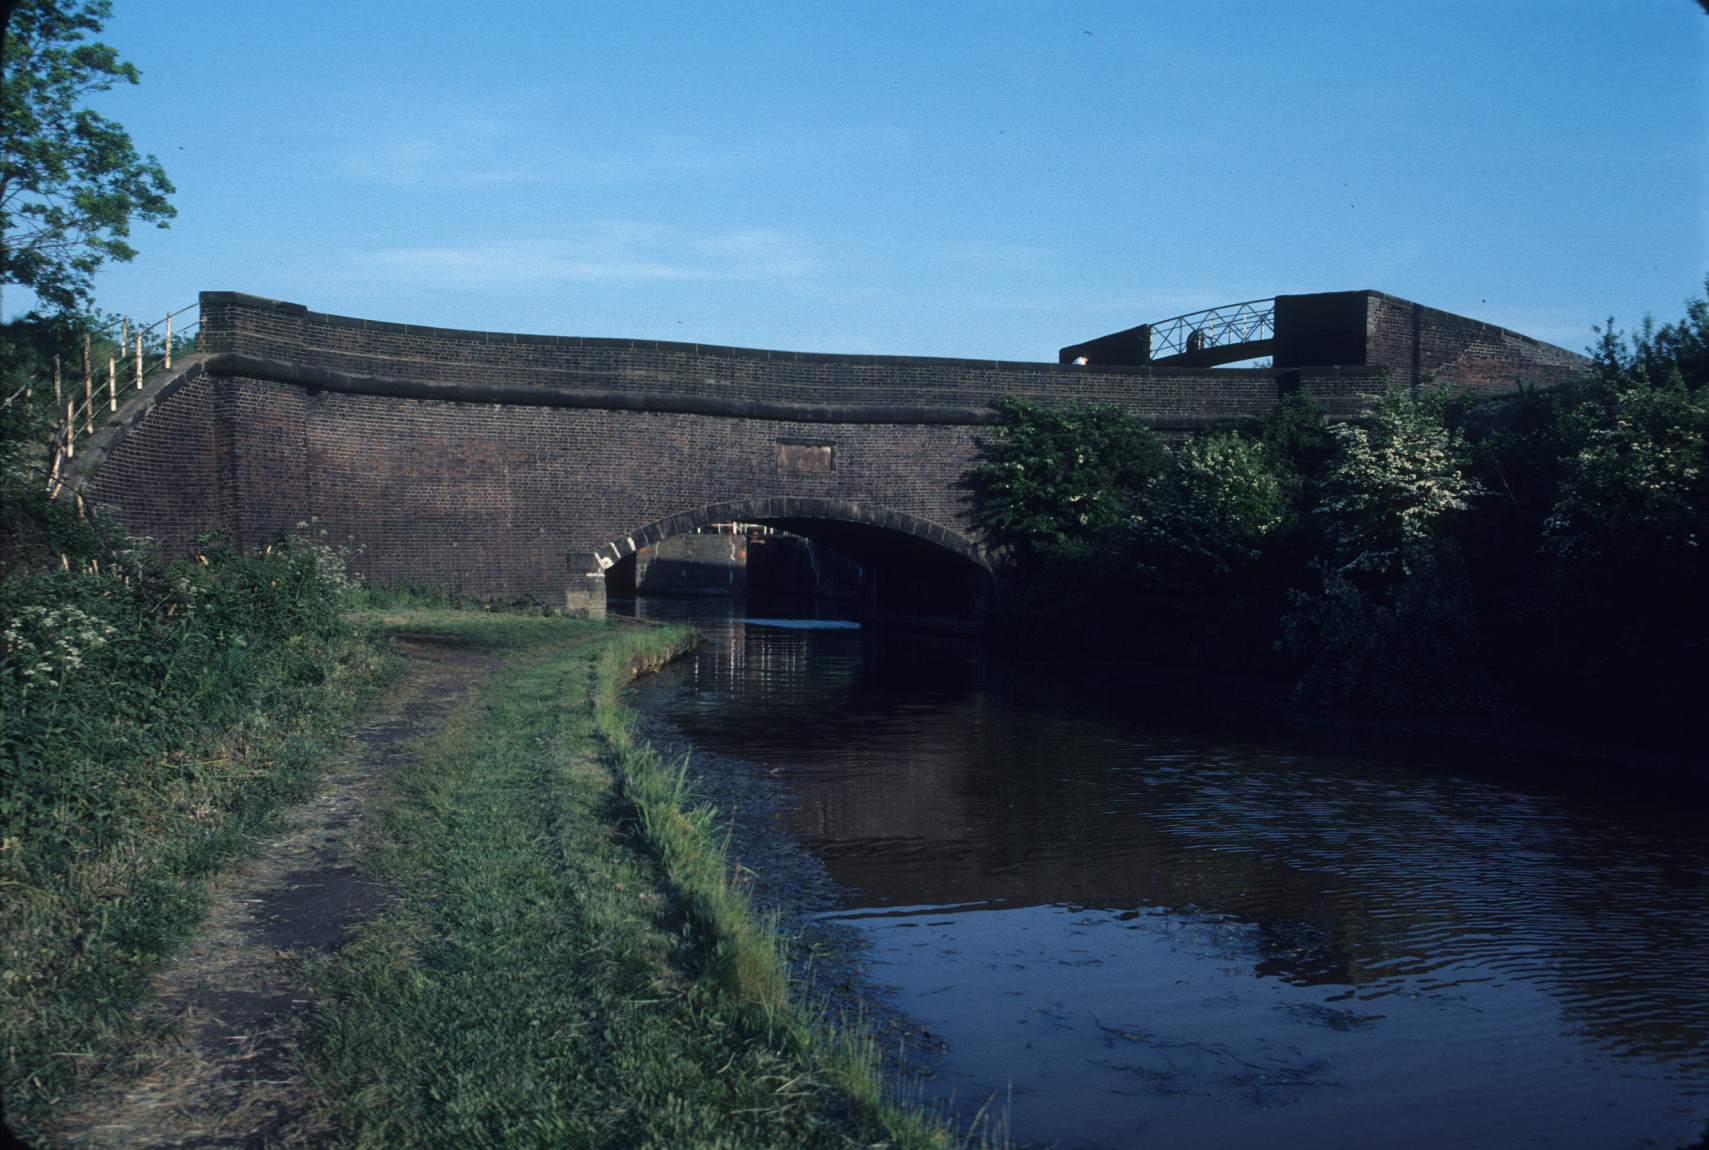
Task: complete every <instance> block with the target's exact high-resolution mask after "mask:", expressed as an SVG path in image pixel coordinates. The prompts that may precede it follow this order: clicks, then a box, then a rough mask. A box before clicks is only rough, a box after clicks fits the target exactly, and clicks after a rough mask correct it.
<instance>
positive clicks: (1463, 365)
mask: <svg viewBox="0 0 1709 1150" xmlns="http://www.w3.org/2000/svg"><path fill="white" fill-rule="evenodd" d="M1366 295H1367V299H1368V304H1367V310H1366V329H1365V338H1366V352H1365V362H1366V363H1367V364H1375V365H1383V366H1386V367H1388V368H1389V369H1390V371H1391V372H1392V373H1393V375H1394V376H1395V378H1396V379H1405V380H1419V379H1422V378H1424V377H1425V376H1430V377H1434V379H1435V380H1436V381H1437V382H1440V383H1448V384H1450V385H1453V386H1455V387H1457V388H1465V389H1468V390H1470V391H1473V392H1484V393H1492V392H1504V391H1513V390H1514V389H1515V388H1517V387H1518V386H1519V385H1520V384H1521V383H1525V384H1534V385H1536V386H1539V387H1553V386H1555V385H1557V384H1562V383H1568V382H1571V381H1573V380H1578V379H1584V378H1585V377H1587V376H1589V375H1590V374H1591V371H1592V367H1593V365H1592V363H1591V361H1590V360H1589V359H1588V358H1587V357H1585V356H1582V355H1578V354H1576V353H1574V352H1570V351H1568V350H1566V349H1565V348H1560V347H1556V346H1554V345H1553V344H1547V343H1543V342H1542V341H1540V340H1535V339H1532V338H1530V337H1529V336H1524V335H1520V334H1519V333H1518V332H1514V331H1508V330H1507V329H1506V328H1502V327H1496V326H1495V325H1493V324H1487V323H1480V322H1478V321H1477V320H1475V319H1467V318H1466V317H1465V316H1462V315H1454V314H1453V313H1452V312H1445V311H1439V310H1437V309H1436V308H1432V307H1425V306H1423V305H1422V304H1416V303H1412V302H1411V301H1409V300H1403V299H1397V298H1395V297H1394V296H1390V295H1384V294H1383V293H1381V292H1368V293H1366Z"/></svg>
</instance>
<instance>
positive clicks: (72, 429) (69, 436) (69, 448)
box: [65, 399, 77, 460]
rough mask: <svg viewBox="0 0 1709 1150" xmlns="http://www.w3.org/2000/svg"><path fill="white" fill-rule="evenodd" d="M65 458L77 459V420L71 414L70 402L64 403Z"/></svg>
mask: <svg viewBox="0 0 1709 1150" xmlns="http://www.w3.org/2000/svg"><path fill="white" fill-rule="evenodd" d="M65 458H66V459H67V460H71V459H76V458H77V420H76V418H75V417H73V415H72V414H71V401H70V400H69V399H68V400H66V401H65Z"/></svg>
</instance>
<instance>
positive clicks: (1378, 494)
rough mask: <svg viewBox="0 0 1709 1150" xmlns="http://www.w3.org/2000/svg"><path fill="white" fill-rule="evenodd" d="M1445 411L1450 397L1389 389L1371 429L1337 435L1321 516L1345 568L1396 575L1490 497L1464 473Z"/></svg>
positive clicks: (1336, 431) (1341, 430) (1344, 427)
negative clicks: (1422, 547) (1453, 521)
mask: <svg viewBox="0 0 1709 1150" xmlns="http://www.w3.org/2000/svg"><path fill="white" fill-rule="evenodd" d="M1446 408H1447V394H1446V393H1445V392H1442V391H1434V392H1428V393H1425V394H1423V395H1415V394H1410V393H1407V392H1401V391H1397V390H1396V389H1395V388H1393V387H1390V388H1389V389H1388V390H1387V391H1386V392H1384V394H1383V395H1382V396H1381V397H1380V398H1379V399H1378V400H1377V401H1376V403H1375V404H1373V405H1372V408H1371V414H1370V421H1369V423H1368V424H1367V425H1366V426H1362V427H1361V426H1358V425H1355V424H1347V423H1343V424H1338V425H1337V426H1335V427H1334V428H1332V429H1331V434H1333V435H1334V436H1335V439H1336V445H1337V448H1338V450H1337V452H1336V455H1335V458H1334V461H1333V462H1332V463H1331V464H1330V467H1329V471H1328V474H1327V476H1326V477H1325V479H1324V482H1323V502H1322V503H1320V504H1319V505H1318V506H1317V507H1316V508H1315V509H1314V510H1315V513H1316V514H1318V515H1321V516H1323V517H1324V519H1325V520H1326V523H1327V532H1328V537H1329V539H1330V542H1331V544H1332V545H1333V547H1334V550H1335V553H1336V558H1337V560H1338V561H1339V562H1340V564H1341V566H1342V567H1343V569H1345V570H1350V571H1371V572H1385V571H1388V570H1390V569H1391V568H1392V567H1393V566H1394V565H1395V564H1396V563H1397V562H1400V561H1401V559H1402V556H1403V554H1409V553H1413V552H1414V551H1415V549H1416V548H1417V546H1418V545H1419V544H1420V543H1422V542H1423V541H1424V540H1426V539H1429V538H1431V537H1432V536H1434V535H1436V534H1437V533H1438V532H1440V531H1441V529H1442V521H1443V517H1444V516H1447V515H1449V514H1450V513H1452V512H1456V511H1465V510H1466V509H1467V508H1468V507H1470V506H1471V500H1472V499H1474V498H1476V497H1477V496H1479V495H1482V494H1484V491H1483V488H1482V487H1481V486H1480V485H1479V484H1478V482H1477V481H1476V480H1475V479H1473V478H1471V477H1469V476H1467V475H1465V474H1464V473H1462V471H1461V468H1460V460H1459V458H1458V455H1457V453H1456V451H1455V450H1454V448H1455V444H1454V433H1453V432H1452V431H1450V430H1449V428H1448V426H1447V423H1446V421H1445V418H1444V414H1445V411H1446Z"/></svg>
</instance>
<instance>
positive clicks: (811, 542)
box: [594, 498, 993, 628]
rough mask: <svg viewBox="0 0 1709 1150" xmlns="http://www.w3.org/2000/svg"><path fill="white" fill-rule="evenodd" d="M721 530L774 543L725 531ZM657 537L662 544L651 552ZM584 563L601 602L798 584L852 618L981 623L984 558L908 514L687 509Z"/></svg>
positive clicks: (765, 590)
mask: <svg viewBox="0 0 1709 1150" xmlns="http://www.w3.org/2000/svg"><path fill="white" fill-rule="evenodd" d="M730 524H754V525H761V526H764V527H766V528H770V529H772V530H773V531H775V532H780V533H782V534H761V533H758V532H755V533H732V532H731V531H730V530H729V528H728V526H727V525H730ZM719 528H722V529H719ZM667 540H672V541H674V543H673V544H671V545H668V546H665V547H661V546H660V544H661V543H664V542H665V541H667ZM594 562H595V563H596V564H597V565H598V568H597V569H598V570H601V571H602V572H603V573H604V576H605V592H606V594H607V595H608V596H610V597H621V598H627V597H629V596H632V595H636V594H640V595H647V594H691V595H692V594H725V595H736V594H739V595H744V596H749V597H754V596H765V595H778V594H790V593H799V592H800V591H801V590H802V589H803V586H804V584H805V585H806V586H807V587H808V589H809V590H810V591H811V592H812V593H815V594H821V595H826V596H830V597H837V598H841V599H843V600H844V601H845V603H846V605H847V607H848V608H849V609H850V610H851V611H853V612H854V613H855V614H857V615H859V616H861V617H865V618H872V619H879V620H896V621H910V622H922V623H930V624H934V625H949V626H954V627H957V628H963V627H970V626H977V625H978V624H979V623H980V622H981V621H983V619H984V618H985V615H986V613H987V611H988V609H989V607H990V604H991V597H992V591H993V582H992V577H991V569H990V565H989V563H988V562H987V560H986V557H985V554H984V551H983V549H982V548H981V547H980V546H979V544H978V543H977V542H976V541H974V540H972V539H970V538H968V537H967V536H965V535H962V534H960V533H959V532H956V531H954V530H952V529H950V528H946V527H943V526H942V525H941V524H936V523H932V522H930V521H929V520H924V519H920V518H919V517H917V516H912V515H907V514H903V513H899V512H894V511H889V510H887V509H884V508H878V507H872V506H870V505H867V504H859V503H850V502H846V501H839V500H826V499H802V498H795V499H758V500H748V501H738V502H732V503H720V504H713V505H710V506H707V507H702V508H697V509H696V510H694V511H690V512H685V513H683V514H680V515H674V516H671V517H669V518H668V519H662V520H659V521H658V522H656V523H652V524H648V525H647V526H645V527H643V528H641V529H639V530H637V531H636V532H634V533H633V534H630V535H626V536H624V537H623V538H622V539H619V540H613V541H612V542H610V543H608V544H605V545H604V546H602V547H600V548H599V549H598V550H597V551H596V552H595V555H594ZM804 565H805V567H806V568H807V569H808V570H809V571H810V579H807V580H804V579H803V578H802V577H801V576H802V575H803V574H804V573H805V572H804V571H803V566H804Z"/></svg>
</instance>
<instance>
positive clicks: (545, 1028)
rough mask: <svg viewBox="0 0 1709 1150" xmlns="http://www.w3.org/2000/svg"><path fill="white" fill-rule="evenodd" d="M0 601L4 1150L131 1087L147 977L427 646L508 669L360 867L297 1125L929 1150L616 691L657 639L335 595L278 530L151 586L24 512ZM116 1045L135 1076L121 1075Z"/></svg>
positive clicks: (109, 555)
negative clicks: (419, 645)
mask: <svg viewBox="0 0 1709 1150" xmlns="http://www.w3.org/2000/svg"><path fill="white" fill-rule="evenodd" d="M4 482H6V483H7V484H8V492H9V493H12V492H15V493H17V494H18V495H19V497H20V502H16V503H11V504H9V505H8V508H7V515H6V520H5V528H4V529H5V532H6V535H5V539H4V543H5V547H4V554H5V555H6V557H7V558H6V566H5V568H4V578H0V1056H3V1062H0V1066H3V1068H4V1069H3V1077H4V1098H3V1101H4V1113H5V1114H6V1116H7V1121H8V1123H9V1124H11V1125H13V1126H14V1127H16V1128H20V1129H22V1130H24V1131H26V1132H28V1131H30V1130H32V1129H37V1128H38V1124H40V1123H42V1122H47V1121H49V1120H51V1119H52V1118H53V1117H54V1116H55V1115H56V1114H62V1113H64V1112H65V1110H66V1108H67V1107H68V1106H75V1105H77V1103H78V1100H79V1098H80V1097H81V1096H82V1092H83V1091H85V1090H86V1089H87V1088H89V1087H90V1085H91V1084H92V1083H94V1082H96V1081H97V1080H100V1079H103V1078H110V1077H111V1076H113V1075H115V1074H116V1075H119V1076H121V1077H122V1076H123V1075H125V1074H127V1073H135V1072H136V1071H137V1069H138V1068H140V1067H142V1066H144V1065H145V1064H146V1051H147V1049H148V1045H149V1039H150V1037H151V1036H150V1035H148V1034H146V1033H144V1032H143V1029H142V1024H141V1023H139V1022H138V1018H139V1014H138V1007H139V1005H140V1004H141V1003H142V1002H143V1001H145V1000H146V998H147V996H148V995H149V994H150V992H151V989H152V986H151V975H152V974H153V972H154V971H156V970H158V969H159V968H160V967H161V966H162V964H163V963H165V962H166V961H167V960H168V959H169V958H170V956H171V955H172V953H173V951H174V950H175V948H176V947H177V946H179V945H180V944H181V943H183V942H184V941H185V940H186V939H188V938H189V937H190V935H191V934H192V933H193V932H194V931H195V929H196V927H197V925H198V922H199V919H200V917H201V915H202V912H203V908H204V905H205V897H206V887H207V883H208V880H209V879H210V878H211V877H212V876H213V875H214V874H215V873H216V872H217V871H218V870H219V869H220V868H221V867H223V866H226V865H228V864H230V863H232V862H234V861H236V860H240V859H242V858H243V857H246V856H247V855H249V854H250V853H251V852H252V851H253V849H254V843H255V840H256V838H257V836H259V835H261V834H264V833H267V832H270V831H273V830H276V829H278V827H279V825H280V824H279V819H280V812H281V810H282V808H283V807H284V806H285V805H286V804H288V803H289V802H291V801H293V800H298V799H301V798H304V797H307V796H308V795H310V794H312V793H313V791H314V790H315V788H316V787H317V786H318V785H319V779H320V772H321V770H322V768H323V766H324V762H325V760H326V757H327V755H328V753H329V752H330V751H331V750H332V749H333V747H334V746H335V740H336V738H337V733H338V731H339V729H340V728H341V727H345V726H347V725H348V724H349V723H350V722H351V721H353V719H354V718H355V717H356V716H357V715H358V714H359V713H360V712H361V710H362V709H363V708H364V707H365V706H366V705H367V704H368V702H369V701H370V700H372V699H373V698H374V696H375V695H376V693H377V692H378V691H379V690H380V689H381V688H383V687H384V686H385V685H386V684H387V682H388V681H389V680H390V679H391V678H393V677H394V676H395V675H396V673H397V672H398V670H399V667H400V665H401V662H402V660H401V659H400V657H399V656H398V655H397V654H396V653H395V652H394V651H393V650H392V648H391V645H390V643H389V641H388V640H387V637H386V633H387V632H388V631H400V630H401V631H405V632H411V631H430V632H432V633H434V634H436V635H440V636H444V637H447V638H449V639H451V640H452V641H454V642H457V643H461V644H465V645H468V646H470V647H472V648H475V649H479V650H481V651H483V652H487V653H491V654H496V655H499V656H501V657H503V658H504V659H505V661H506V663H507V664H508V666H507V667H506V669H505V670H504V671H503V672H501V673H500V675H499V676H498V677H497V678H496V679H495V680H494V681H492V682H491V683H490V684H489V685H488V686H487V688H486V689H485V690H484V691H483V692H482V693H481V695H480V698H479V700H478V702H477V703H475V704H472V705H471V706H469V707H468V708H467V709H466V710H465V711H464V712H463V713H462V714H460V715H459V716H458V717H457V718H456V719H455V720H454V721H453V723H452V724H451V725H450V726H449V727H448V728H447V730H446V731H445V732H444V733H443V734H442V736H441V737H439V738H438V739H437V740H435V741H434V742H433V744H432V745H431V746H426V747H422V748H420V753H419V754H418V755H417V756H416V758H415V761H414V762H413V763H412V765H411V766H409V767H408V768H407V769H406V770H405V771H404V772H403V773H402V774H401V775H400V776H399V777H397V778H395V779H393V780H392V781H391V783H390V784H389V798H388V799H387V801H386V803H385V809H384V810H383V811H382V812H380V813H379V814H378V815H377V816H375V817H374V818H373V821H372V825H373V826H375V827H376V828H378V829H377V831H376V833H375V836H374V838H373V841H372V843H371V846H372V850H371V851H370V852H369V855H368V857H369V859H370V860H371V861H372V863H373V866H374V868H375V869H376V870H377V871H378V872H381V873H383V874H384V875H385V876H386V877H389V878H390V879H391V880H393V881H394V882H395V883H397V884H399V886H400V887H401V888H402V889H403V891H404V892H405V897H404V898H403V899H402V901H400V902H399V903H398V904H397V905H395V906H394V907H392V908H391V909H389V910H387V911H385V912H383V914H382V915H381V916H380V917H378V918H376V919H374V920H371V921H370V922H369V923H368V924H367V926H366V927H365V928H364V929H363V930H362V931H361V933H360V936H359V938H358V940H357V941H356V942H355V943H353V944H352V945H351V946H349V947H347V948H345V949H344V950H343V951H342V952H340V953H339V954H337V955H334V956H330V957H328V958H325V959H320V960H315V962H314V964H313V965H312V967H311V968H309V969H308V970H306V971H305V977H307V978H308V979H310V980H311V982H312V984H313V986H314V988H315V991H316V993H317V997H318V998H319V999H320V1000H321V1001H322V1002H323V1003H324V1004H325V1005H326V1009H325V1010H324V1011H322V1012H321V1013H319V1014H317V1015H316V1016H315V1018H314V1019H313V1022H312V1025H311V1031H310V1041H309V1042H308V1043H307V1045H306V1046H305V1047H304V1050H305V1052H306V1059H305V1061H304V1063H303V1064H302V1065H301V1067H300V1068H299V1069H300V1071H301V1073H302V1074H303V1076H304V1077H303V1082H304V1084H305V1087H306V1091H307V1093H306V1098H307V1100H308V1101H309V1103H310V1104H311V1110H312V1115H313V1118H314V1119H316V1120H318V1121H320V1122H322V1123H324V1125H323V1126H322V1129H328V1130H333V1131H336V1132H338V1133H337V1134H336V1135H335V1137H336V1138H337V1140H341V1141H343V1142H346V1143H348V1144H351V1145H382V1144H383V1145H388V1146H389V1145H443V1144H448V1143H451V1142H457V1143H465V1142H466V1143H473V1144H477V1145H482V1144H490V1145H498V1144H503V1145H512V1144H521V1145H561V1144H569V1145H611V1146H615V1145H648V1144H651V1145H661V1146H663V1145H671V1146H674V1145H706V1146H719V1145H724V1146H813V1145H824V1146H832V1145H837V1146H840V1145H845V1144H846V1139H847V1137H849V1136H856V1137H862V1138H864V1139H865V1140H866V1141H869V1142H871V1141H885V1142H889V1143H891V1144H894V1145H898V1146H938V1145H945V1144H947V1143H948V1142H949V1141H950V1139H949V1136H948V1135H946V1134H945V1132H944V1131H943V1130H942V1129H941V1128H940V1127H938V1126H937V1125H935V1124H934V1123H932V1122H930V1121H929V1120H926V1119H924V1118H922V1117H920V1116H918V1115H916V1114H913V1113H911V1112H909V1111H907V1110H906V1109H905V1108H901V1107H898V1106H897V1105H896V1104H895V1102H894V1101H893V1098H892V1092H891V1089H890V1087H889V1086H887V1084H886V1083H885V1082H884V1081H883V1079H882V1076H881V1074H880V1072H879V1070H878V1059H877V1058H876V1056H875V1053H874V1052H873V1051H872V1050H871V1049H870V1047H869V1046H867V1045H864V1044H863V1041H862V1040H861V1039H860V1038H859V1037H858V1036H855V1035H854V1034H853V1032H849V1031H843V1030H841V1029H839V1028H838V1027H836V1026H833V1025H831V1024H830V1023H829V1022H828V1021H827V1020H825V1019H823V1018H819V1017H816V1016H815V1014H814V1012H813V1007H812V1005H811V1003H810V1002H809V1001H808V1000H807V999H806V997H805V996H804V990H803V988H802V986H801V985H800V984H799V983H797V982H796V981H794V975H793V974H792V972H791V970H790V967H789V965H788V961H787V959H786V956H785V955H784V953H783V951H782V948H780V946H779V944H778V940H777V939H776V938H775V936H774V933H773V931H772V929H771V928H770V926H769V924H768V923H767V922H766V921H765V920H764V919H763V918H762V917H760V916H758V915H757V914H756V912H755V910H754V909H753V907H752V906H750V905H749V903H748V900H747V898H746V897H745V895H744V894H743V892H742V890H741V888H740V886H739V885H738V884H737V883H736V881H735V878H734V875H733V873H732V868H731V865H730V863H729V861H728V860H727V859H726V858H725V857H724V855H723V853H722V850H721V848H720V845H719V843H720V841H721V836H720V835H719V833H718V830H717V828H716V826H715V825H714V814H713V812H712V811H711V810H709V809H706V808H704V807H699V806H697V805H696V804H695V803H694V801H693V797H692V795H691V794H689V793H688V792H687V790H686V789H685V786H684V783H683V774H682V769H681V765H680V764H675V765H673V764H666V763H662V762H660V761H659V759H658V757H657V755H656V754H655V753H654V752H653V751H652V750H651V748H649V747H648V746H647V745H646V744H645V743H644V742H642V741H640V740H638V739H637V738H635V737H634V735H633V734H632V733H631V728H630V725H629V715H628V713H627V712H626V711H625V710H624V708H623V707H622V706H620V705H619V702H618V693H619V691H620V690H621V689H622V688H623V686H624V684H625V683H626V682H627V681H628V680H629V679H630V678H632V677H633V676H634V675H635V674H636V673H638V672H640V671H643V670H646V669H648V668H650V667H652V666H656V665H657V664H658V662H660V661H662V660H663V659H664V658H666V657H668V656H669V654H670V653H671V651H672V649H673V645H674V646H677V647H680V645H681V643H682V636H681V635H680V634H671V633H663V634H661V633H659V632H655V631H648V632H643V633H625V632H623V631H621V630H619V629H617V628H615V627H611V626H607V625H605V624H603V623H590V622H588V621H585V620H573V619H563V618H557V617H552V616H550V615H549V614H548V613H546V612H544V611H542V610H541V609H539V608H537V607H526V608H498V609H494V608H493V607H492V606H490V605H480V604H468V603H460V602H457V601H455V600H450V599H446V598H445V597H442V596H434V595H430V594H423V593H420V592H408V593H389V592H385V591H380V590H376V589H372V588H365V587H352V586H349V585H348V584H347V583H346V581H345V580H344V578H343V568H342V564H341V561H340V557H339V556H338V555H337V554H335V553H333V552H332V551H330V550H328V549H327V548H325V547H322V546H317V545H315V544H314V543H311V542H309V541H306V540H304V539H301V538H297V537H293V536H290V535H282V536H280V537H279V538H278V539H276V540H274V541H273V542H271V543H269V544H267V545H264V546H263V547H262V548H260V549H258V550H257V551H255V552H252V553H248V554H241V553H239V552H238V551H236V550H235V549H234V548H232V547H231V546H230V545H229V544H228V543H226V542H225V541H223V540H222V539H220V538H218V537H209V538H206V539H204V540H203V541H202V544H201V546H200V547H199V549H198V550H197V551H196V553H195V554H193V555H191V556H188V557H186V558H183V559H178V560H172V561H168V560H166V559H165V558H163V557H161V556H159V555H157V554H155V553H154V552H153V551H152V550H151V549H150V548H149V547H148V546H147V545H146V544H145V543H142V542H140V541H137V540H134V539H128V538H125V537H124V536H122V535H120V534H117V533H115V532H113V531H111V530H110V529H108V528H107V527H105V526H104V525H103V524H102V523H101V522H100V521H99V520H98V519H96V518H94V517H93V515H92V514H90V513H85V514H79V511H78V508H77V506H76V504H75V503H74V502H73V501H72V500H70V499H65V498H62V499H60V500H57V501H47V500H45V499H37V498H33V497H32V494H31V493H32V489H35V478H34V477H33V476H32V475H30V474H29V473H28V472H26V471H22V470H20V469H16V468H12V469H7V471H6V475H5V479H4ZM139 1052H142V1054H143V1057H140V1058H139Z"/></svg>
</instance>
